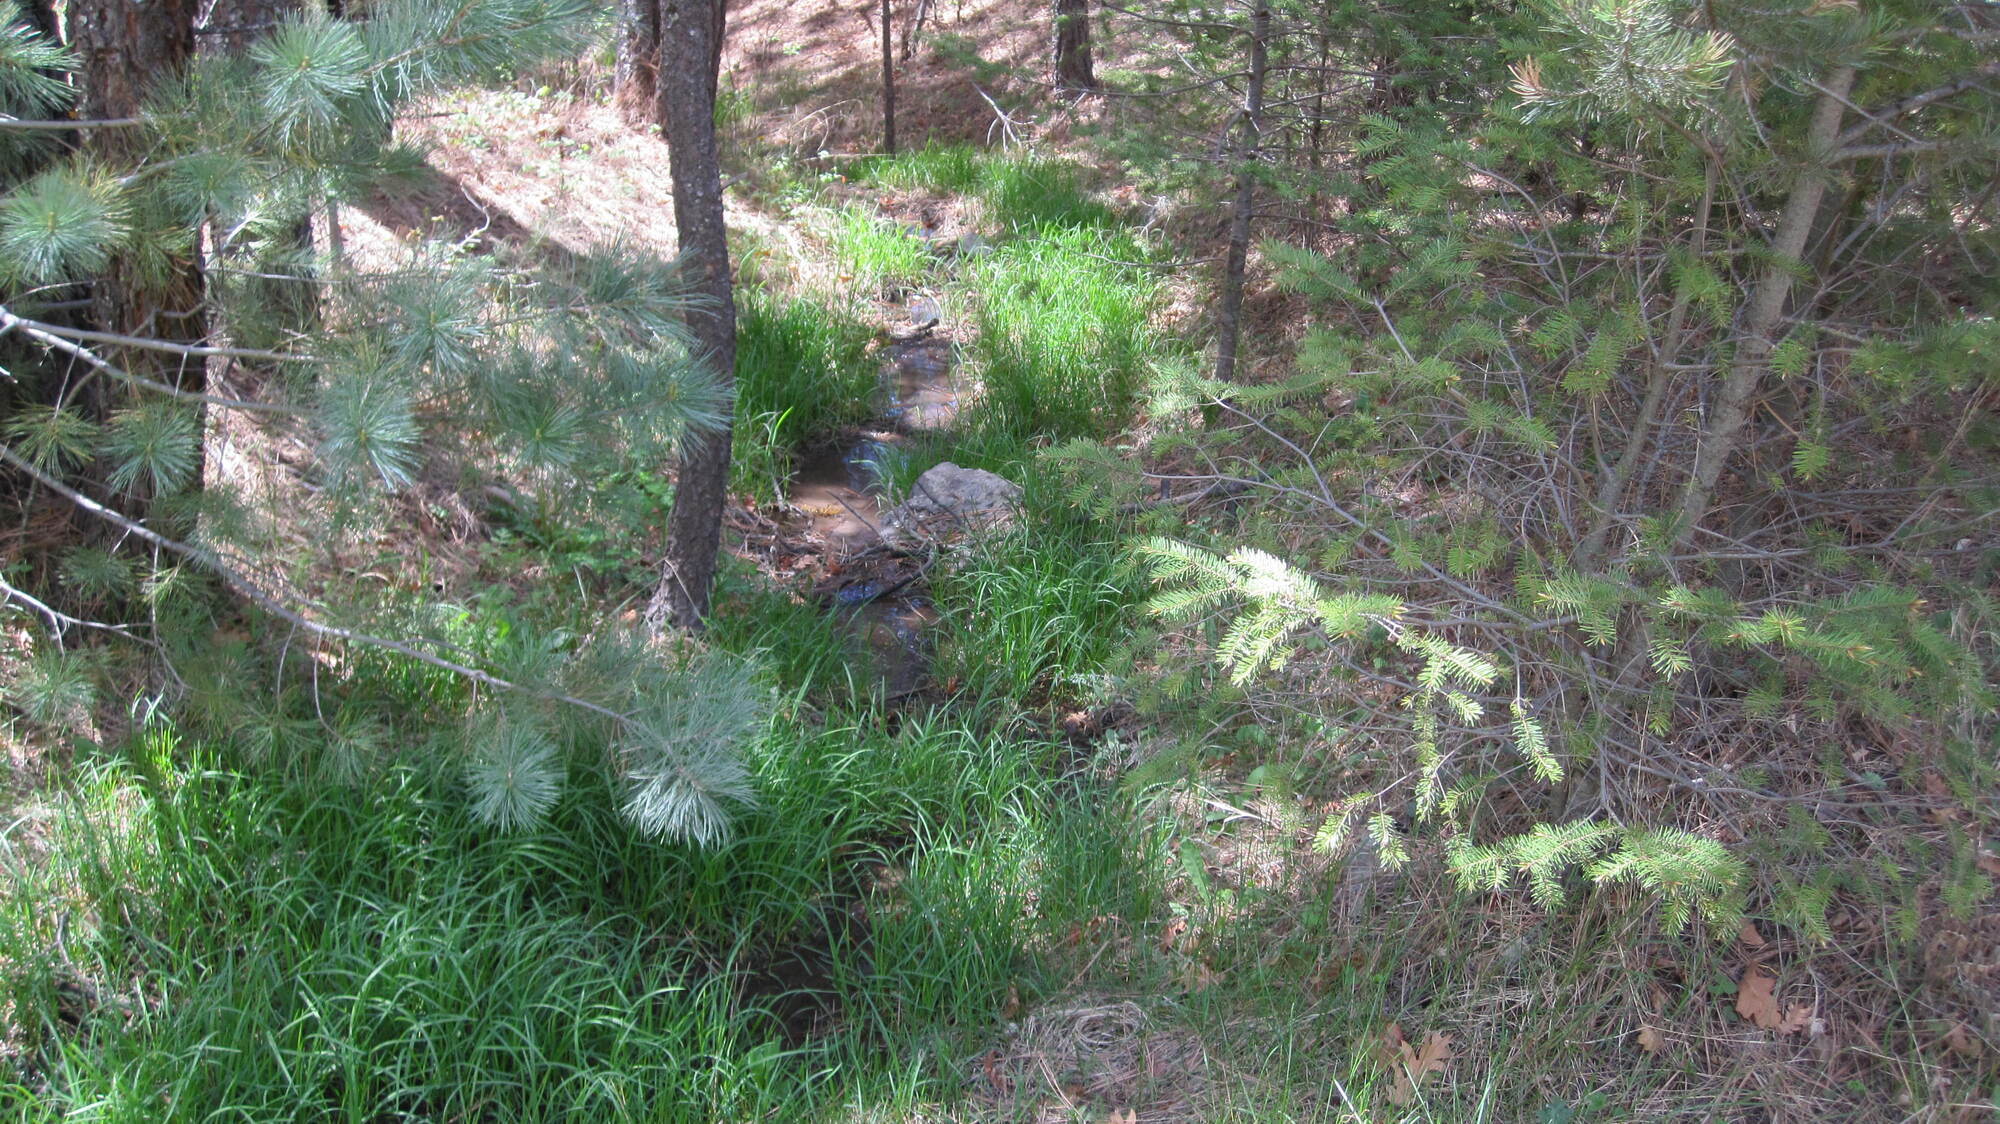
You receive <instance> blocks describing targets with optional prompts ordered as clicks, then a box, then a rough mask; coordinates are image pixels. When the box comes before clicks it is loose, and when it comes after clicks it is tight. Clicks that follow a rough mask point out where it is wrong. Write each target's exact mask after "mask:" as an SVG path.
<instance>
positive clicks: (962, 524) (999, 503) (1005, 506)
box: [882, 461, 1021, 549]
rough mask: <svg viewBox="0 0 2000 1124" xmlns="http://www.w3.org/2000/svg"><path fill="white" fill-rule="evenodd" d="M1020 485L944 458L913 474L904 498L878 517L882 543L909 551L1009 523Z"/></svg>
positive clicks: (1019, 497)
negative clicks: (962, 466)
mask: <svg viewBox="0 0 2000 1124" xmlns="http://www.w3.org/2000/svg"><path fill="white" fill-rule="evenodd" d="M1020 502H1021V486H1020V485H1019V484H1016V483H1014V482H1013V481H1012V480H1009V479H1007V478H1006V477H1004V476H1000V475H997V474H995V473H991V472H987V471H986V470H985V469H980V468H960V467H959V466H958V465H955V464H953V463H951V462H950V461H945V462H943V463H942V464H938V465H935V466H933V467H932V468H931V469H930V470H929V471H928V472H925V473H924V474H923V475H922V476H919V477H918V478H917V483H916V486H915V487H913V488H911V489H910V495H909V498H908V499H906V500H904V501H903V502H902V503H900V504H897V505H896V506H895V507H893V508H890V509H889V510H888V511H887V512H886V513H884V514H883V516H882V538H883V541H885V542H887V543H888V544H889V545H891V546H894V547H899V548H903V549H910V548H913V547H918V546H925V545H930V544H935V543H940V542H946V541H949V540H951V539H955V538H959V537H962V536H965V535H971V534H976V533H979V532H982V531H988V530H992V529H994V528H996V527H1000V526H1004V525H1005V524H1007V523H1009V522H1012V521H1013V518H1014V515H1015V512H1016V510H1017V509H1018V507H1019V505H1020Z"/></svg>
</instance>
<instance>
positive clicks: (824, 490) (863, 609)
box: [791, 294, 959, 701]
mask: <svg viewBox="0 0 2000 1124" xmlns="http://www.w3.org/2000/svg"><path fill="white" fill-rule="evenodd" d="M889 307H890V308H891V309H893V310H894V312H893V313H892V315H891V321H892V322H894V321H895V320H898V319H900V320H901V321H903V323H904V324H906V325H907V327H904V328H899V331H902V332H905V333H907V334H906V335H904V336H902V338H898V339H894V340H892V342H890V343H889V345H888V346H887V347H885V348H883V349H882V369H881V389H880V393H881V398H882V403H883V405H882V411H881V415H880V417H879V418H878V419H877V427H876V428H870V429H864V430H862V431H860V432H858V433H856V434H854V435H852V436H851V437H850V438H849V439H848V440H846V441H845V442H843V443H841V444H838V445H833V446H829V447H827V448H825V449H823V450H820V451H819V452H818V453H816V454H814V455H812V456H810V457H808V458H807V459H805V460H804V461H803V462H802V463H801V464H800V465H799V466H798V470H797V472H796V473H794V474H793V477H792V485H791V502H792V505H793V506H794V507H796V508H798V509H799V510H800V511H802V512H804V513H805V514H806V515H807V517H808V518H809V519H810V520H811V523H810V526H811V528H812V531H813V533H814V534H815V535H817V536H818V537H819V539H820V540H821V541H822V542H823V543H824V544H825V561H826V575H827V576H826V578H825V579H824V580H823V581H822V582H821V583H820V586H819V591H820V592H821V593H823V594H825V595H826V596H827V597H828V600H829V601H830V603H831V605H832V607H833V611H834V613H835V614H836V615H837V616H838V617H839V618H840V619H841V620H842V621H843V622H844V623H845V624H846V625H847V627H848V629H849V631H850V632H851V634H852V635H853V636H854V637H855V638H856V640H857V641H858V643H859V644H860V645H861V648H862V651H863V653H864V654H865V655H866V656H867V657H868V661H869V662H870V663H871V664H872V665H873V668H874V670H875V672H876V673H877V674H878V675H879V676H880V678H881V680H882V688H883V692H884V697H885V698H886V699H888V700H891V701H895V700H900V699H904V698H908V697H910V696H912V695H915V694H917V693H918V692H919V691H921V690H922V688H923V684H924V677H925V672H926V670H927V669H928V665H929V652H928V639H927V637H926V636H925V630H926V628H927V627H928V626H929V625H930V624H931V623H933V622H934V621H936V620H937V612H936V610H935V609H934V608H933V607H932V605H931V601H930V597H929V594H928V590H927V587H926V586H925V584H924V579H923V566H922V563H921V560H919V559H916V558H912V557H910V556H908V555H906V554H904V553H902V552H900V551H897V550H895V549H893V548H891V547H890V546H889V545H888V544H886V543H884V542H883V541H882V535H881V533H880V528H881V525H882V513H883V510H884V508H883V502H882V501H883V496H882V492H881V487H880V482H879V474H878V471H877V468H876V465H877V464H879V463H880V462H881V461H882V460H883V459H884V457H885V456H886V455H888V454H889V453H890V452H891V451H892V450H893V449H894V448H895V447H896V446H897V445H899V444H902V443H903V442H905V441H907V440H909V439H910V438H911V437H912V436H916V435H936V434H941V433H943V432H945V431H947V430H949V429H950V427H951V425H952V423H953V421H955V420H956V418H957V416H958V408H959V387H958V385H957V380H956V379H954V378H953V373H954V369H955V366H956V360H955V345H954V342H953V340H952V339H951V337H950V334H949V332H948V330H947V328H946V327H945V325H944V324H943V323H942V315H941V310H940V307H939V303H938V301H937V299H936V298H935V297H932V296H928V295H922V294H918V295H915V296H913V297H912V298H911V299H910V300H909V301H908V303H906V304H903V305H900V306H897V305H891V306H889Z"/></svg>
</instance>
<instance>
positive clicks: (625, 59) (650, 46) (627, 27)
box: [611, 0, 660, 125]
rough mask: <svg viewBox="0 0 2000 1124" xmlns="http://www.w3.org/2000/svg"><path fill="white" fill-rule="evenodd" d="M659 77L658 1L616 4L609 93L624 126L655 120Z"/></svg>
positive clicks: (632, 0) (633, 0) (628, 0)
mask: <svg viewBox="0 0 2000 1124" xmlns="http://www.w3.org/2000/svg"><path fill="white" fill-rule="evenodd" d="M659 73H660V0H618V58H617V61H616V62H615V63H614V65H613V68H612V77H611V91H612V97H613V99H614V100H615V101H616V102H617V105H618V113H619V115H620V116H622V117H623V118H624V119H625V123H626V124H628V125H644V124H647V123H649V122H651V121H654V120H656V115H657V113H658V102H659V96H660V95H659Z"/></svg>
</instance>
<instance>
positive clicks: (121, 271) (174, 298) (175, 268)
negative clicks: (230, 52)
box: [67, 0, 208, 486]
mask: <svg viewBox="0 0 2000 1124" xmlns="http://www.w3.org/2000/svg"><path fill="white" fill-rule="evenodd" d="M198 9H199V4H198V3H197V0H149V2H147V3H143V4H142V3H135V2H133V0H77V2H75V3H72V4H71V5H70V7H69V10H68V18H67V23H68V32H69V45H70V47H71V49H72V50H73V51H75V53H76V57H77V60H78V62H79V63H80V64H81V65H80V67H79V69H78V72H77V79H78V85H79V90H78V94H79V98H78V106H77V114H78V116H79V117H82V118H86V119H89V118H113V117H131V116H135V115H136V114H138V113H139V111H140V109H141V108H142V107H143V106H144V104H145V99H146V96H147V94H148V93H150V92H151V91H152V89H153V88H154V87H155V86H156V85H158V84H160V83H162V82H165V81H167V80H170V79H171V78H173V77H174V76H175V75H177V74H179V73H180V72H181V71H182V70H183V69H185V68H186V66H187V65H188V63H189V62H190V61H191V60H192V59H193V57H194V50H195V34H194V29H195V17H196V15H197V14H198ZM83 138H84V139H83V144H84V148H85V150H86V151H87V152H89V153H90V154H91V155H92V156H94V157H95V158H97V159H98V160H101V161H102V162H104V163H105V164H107V165H110V166H113V167H118V166H123V165H130V164H133V163H135V162H137V161H138V160H139V159H140V158H141V156H142V155H143V153H142V152H140V151H139V150H138V149H137V147H136V146H138V145H143V144H145V143H146V140H145V137H144V134H143V132H142V131H141V130H136V129H88V130H84V134H83ZM189 233H190V238H189V241H188V245H187V246H186V248H185V249H183V250H181V251H180V252H178V253H177V254H175V255H174V259H173V261H172V264H171V266H170V268H169V269H168V270H167V272H166V275H165V276H164V277H157V276H156V277H152V278H148V277H147V276H145V275H144V273H142V272H141V270H140V269H139V268H138V267H137V265H136V263H134V262H132V261H130V260H129V259H123V260H118V261H114V262H113V263H112V264H111V266H110V267H109V268H108V269H107V270H106V271H105V274H104V276H102V277H100V278H99V279H98V281H97V285H96V290H95V293H94V315H95V317H96V319H97V322H98V324H99V326H100V327H102V328H104V329H106V330H108V331H112V332H118V333H122V334H124V335H131V336H142V337H147V338H151V339H159V340H171V341H176V342H181V343H193V342H196V341H199V340H202V339H203V338H204V337H206V335H207V334H208V316H207V309H206V306H205V304H204V297H205V289H204V285H203V277H202V262H201V248H200V237H199V232H198V231H190V232H189ZM107 358H108V359H110V360H111V361H112V362H114V363H117V364H119V365H121V366H123V367H125V368H126V369H128V370H133V371H143V372H145V373H146V374H148V375H150V376H151V377H154V378H158V379H160V380H162V381H165V382H169V383H172V384H173V385H175V386H178V387H180V388H182V389H184V390H192V391H201V390H203V389H204V388H205V387H206V385H207V381H208V379H207V367H206V365H205V363H204V361H203V360H201V359H198V358H192V357H187V356H167V355H164V354H163V353H159V352H151V351H141V350H136V349H124V350H119V349H112V352H111V354H109V355H107ZM99 386H100V387H101V384H99ZM101 389H104V390H109V389H110V388H108V387H101ZM98 404H99V405H100V406H107V405H108V403H105V402H100V403H98ZM194 479H195V480H196V481H199V480H200V479H201V473H200V470H199V467H197V470H196V473H195V475H194ZM197 486H198V485H197Z"/></svg>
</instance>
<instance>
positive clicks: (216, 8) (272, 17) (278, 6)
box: [200, 0, 305, 54]
mask: <svg viewBox="0 0 2000 1124" xmlns="http://www.w3.org/2000/svg"><path fill="white" fill-rule="evenodd" d="M203 7H204V8H205V11H204V12H203V14H202V17H201V25H200V26H201V50H202V52H203V53H204V54H206V53H208V52H211V51H218V52H221V53H223V54H237V53H240V52H242V51H244V50H247V49H249V47H250V46H251V45H252V44H254V43H256V42H257V41H258V40H259V39H262V38H264V37H265V36H267V35H269V34H271V32H272V31H274V30H276V28H277V26H278V21H280V20H282V19H284V18H285V17H286V16H288V15H292V14H293V13H296V12H298V11H300V10H301V9H302V8H304V7H305V4H304V0H208V3H206V4H205V5H204V6H203Z"/></svg>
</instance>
